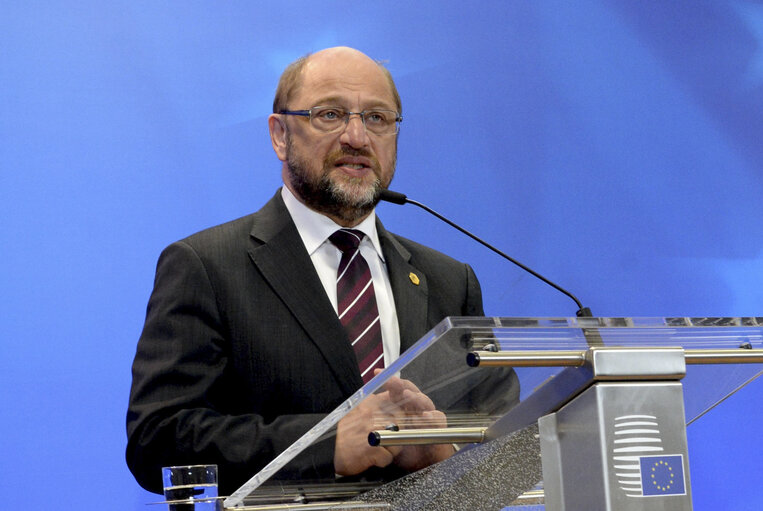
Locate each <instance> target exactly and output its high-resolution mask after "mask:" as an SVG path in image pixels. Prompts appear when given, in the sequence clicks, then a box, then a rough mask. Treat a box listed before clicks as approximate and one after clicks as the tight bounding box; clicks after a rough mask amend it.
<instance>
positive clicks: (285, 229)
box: [127, 191, 483, 494]
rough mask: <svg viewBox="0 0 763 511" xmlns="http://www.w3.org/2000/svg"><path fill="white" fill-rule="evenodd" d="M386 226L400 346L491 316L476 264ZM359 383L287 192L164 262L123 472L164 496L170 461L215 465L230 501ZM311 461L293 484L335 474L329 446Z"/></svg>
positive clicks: (382, 234) (143, 347)
mask: <svg viewBox="0 0 763 511" xmlns="http://www.w3.org/2000/svg"><path fill="white" fill-rule="evenodd" d="M377 228H378V232H379V238H380V241H381V245H382V250H383V251H384V256H385V258H386V264H387V268H388V272H389V278H390V282H391V286H392V292H393V295H394V299H395V306H396V309H397V316H398V320H399V327H400V340H401V351H402V350H405V349H407V348H408V347H410V346H411V345H412V344H413V343H414V342H415V341H416V340H418V339H419V338H420V337H422V336H423V335H424V334H425V333H426V332H427V331H428V330H429V329H431V328H432V327H433V326H434V325H436V324H437V323H438V322H439V321H440V320H442V319H443V318H444V317H446V316H468V315H482V314H483V311H482V298H481V294H480V288H479V283H478V282H477V279H476V277H475V275H474V273H473V272H472V270H471V268H470V267H469V266H468V265H466V264H463V263H460V262H458V261H455V260H454V259H451V258H449V257H447V256H445V255H443V254H441V253H439V252H436V251H434V250H432V249H429V248H426V247H424V246H422V245H420V244H417V243H414V242H412V241H409V240H406V239H404V238H401V237H399V236H396V235H393V234H391V233H389V232H387V231H386V230H385V229H384V228H383V227H382V225H381V223H378V224H377ZM410 273H414V274H416V275H417V276H418V278H419V284H418V285H415V284H414V283H413V282H412V281H411V279H410V277H409V274H410ZM361 384H362V381H361V378H360V374H359V371H358V365H357V362H356V360H355V355H354V353H353V351H352V348H351V346H350V345H349V341H348V338H347V334H346V333H345V330H344V328H343V327H342V325H341V323H340V322H339V320H338V319H337V315H336V313H335V311H334V309H333V307H332V306H331V303H330V301H329V299H328V297H327V296H326V293H325V290H324V289H323V287H322V285H321V283H320V280H319V279H318V276H317V274H316V272H315V270H314V267H313V265H312V262H311V261H310V258H309V256H308V254H307V251H306V250H305V248H304V245H303V243H302V240H301V238H300V236H299V234H298V232H297V229H296V227H295V225H294V223H293V222H292V220H291V217H290V215H289V213H288V211H287V209H286V207H285V205H284V203H283V200H282V198H281V194H280V191H279V192H278V193H277V194H276V196H275V197H274V198H273V199H271V200H270V201H269V202H268V203H267V204H266V205H265V206H264V207H263V208H262V209H261V210H260V211H258V212H256V213H254V214H252V215H249V216H246V217H243V218H240V219H238V220H234V221H232V222H229V223H226V224H223V225H220V226H217V227H214V228H211V229H208V230H205V231H202V232H200V233H197V234H195V235H193V236H190V237H188V238H186V239H184V240H181V241H178V242H176V243H173V244H172V245H170V246H169V247H167V248H166V249H165V250H164V252H163V253H162V255H161V256H160V258H159V262H158V265H157V270H156V279H155V283H154V290H153V293H152V295H151V298H150V300H149V303H148V308H147V315H146V323H145V326H144V329H143V333H142V335H141V338H140V341H139V342H138V348H137V353H136V356H135V361H134V364H133V386H132V391H131V393H130V404H129V409H128V414H127V434H128V445H127V463H128V465H129V467H130V469H131V470H132V472H133V474H134V475H135V477H136V479H137V480H138V482H139V483H140V484H141V485H142V486H143V487H144V488H146V489H148V490H150V491H155V492H161V489H162V488H161V486H162V485H161V475H160V473H161V471H160V467H162V466H167V465H187V464H195V463H216V464H217V465H218V466H219V471H220V483H221V485H220V490H221V492H222V493H223V494H226V493H230V492H231V491H232V490H234V489H235V488H237V487H238V486H239V485H240V484H242V483H243V482H244V481H246V480H247V479H248V478H249V477H251V476H252V475H253V474H255V473H256V472H257V471H258V470H260V469H261V468H262V467H263V466H264V465H265V464H266V463H267V462H269V461H270V460H271V459H273V458H274V457H275V456H276V455H277V454H278V453H279V452H281V451H283V450H284V449H285V448H286V447H288V446H289V445H290V444H291V443H293V442H294V440H296V439H297V438H298V437H299V436H301V435H302V434H303V433H304V432H305V431H307V430H308V429H309V428H310V427H312V426H313V425H314V424H316V423H317V422H318V421H319V420H320V419H321V418H322V417H323V416H324V415H325V414H326V413H327V412H329V411H331V410H333V409H334V408H335V407H336V406H337V405H339V404H340V403H341V402H342V401H344V400H345V399H346V398H347V397H349V396H350V395H351V394H352V393H353V392H354V391H356V390H357V389H358V388H359V387H360V386H361ZM305 459H307V460H309V461H308V462H307V463H306V464H305V462H303V463H302V464H301V465H300V466H297V467H295V468H294V470H295V472H296V473H295V475H296V476H299V477H316V476H319V475H323V476H326V475H331V476H333V464H332V463H333V441H331V442H323V443H322V444H319V445H317V446H315V447H314V448H313V449H312V452H311V453H310V456H308V457H306V458H305Z"/></svg>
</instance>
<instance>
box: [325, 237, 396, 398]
mask: <svg viewBox="0 0 763 511" xmlns="http://www.w3.org/2000/svg"><path fill="white" fill-rule="evenodd" d="M363 236H364V234H363V233H362V232H360V231H356V230H354V229H340V230H338V231H336V232H335V233H334V234H332V235H331V236H329V240H331V243H333V244H334V245H335V246H336V247H337V248H338V249H339V250H341V251H342V259H341V261H339V269H338V270H337V277H336V297H337V314H339V320H340V321H341V322H342V324H343V325H344V328H345V329H346V330H347V334H348V335H349V337H350V342H351V343H352V347H353V349H354V350H355V357H356V358H357V359H358V368H359V369H360V376H361V378H363V383H364V384H365V383H368V381H369V380H370V379H371V378H373V377H374V369H375V368H377V367H384V348H383V347H382V336H381V323H380V318H379V309H378V308H377V307H376V295H375V294H374V283H373V281H372V280H371V270H370V269H369V268H368V263H367V262H366V260H365V259H364V258H363V256H362V255H361V254H360V250H359V248H358V247H359V245H360V241H361V240H362V239H363Z"/></svg>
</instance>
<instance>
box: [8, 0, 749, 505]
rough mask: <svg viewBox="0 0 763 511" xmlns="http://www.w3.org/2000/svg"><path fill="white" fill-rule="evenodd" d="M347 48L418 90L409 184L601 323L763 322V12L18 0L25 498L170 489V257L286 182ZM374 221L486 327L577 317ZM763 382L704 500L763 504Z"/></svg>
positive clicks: (708, 5)
mask: <svg viewBox="0 0 763 511" xmlns="http://www.w3.org/2000/svg"><path fill="white" fill-rule="evenodd" d="M339 44H344V45H350V46H355V47H357V48H359V49H361V50H363V51H365V52H366V53H368V54H369V55H371V56H373V57H375V58H379V59H383V60H386V61H387V62H388V67H389V68H390V70H391V71H392V73H393V75H394V76H395V77H396V79H397V83H398V86H399V89H400V92H401V94H402V97H403V104H404V116H405V122H404V123H403V127H402V131H401V134H400V151H399V160H398V173H397V176H396V178H395V181H394V182H393V186H392V188H393V189H396V190H399V191H402V192H404V193H407V194H408V195H409V196H410V197H411V198H414V199H417V200H420V201H423V202H425V203H427V204H429V205H430V206H432V207H434V208H435V209H437V210H439V211H440V212H442V213H444V214H447V215H449V216H450V217H452V218H454V219H458V220H460V221H461V222H462V223H463V224H465V225H466V226H468V227H470V228H472V229H473V230H474V231H475V232H477V233H478V234H480V235H483V236H484V237H486V238H488V239H490V240H491V241H493V242H494V243H495V244H496V245H498V246H499V247H501V248H503V249H504V250H506V251H507V252H509V253H511V254H512V255H514V256H515V257H517V258H518V259H520V260H521V261H523V262H526V263H528V264H530V265H532V266H533V267H535V268H537V269H538V270H539V271H541V272H542V273H544V274H546V275H547V276H549V277H551V278H552V279H555V280H557V281H559V282H560V283H562V284H563V285H565V286H566V287H568V288H570V289H571V290H573V291H574V292H575V294H577V295H578V296H579V297H580V298H581V299H582V300H583V302H584V303H585V304H586V305H588V306H590V307H591V308H592V309H593V311H594V313H595V314H597V315H600V316H608V315H612V316H622V315H633V316H659V315H678V316H699V315H737V316H745V315H757V316H760V315H763V313H762V312H761V304H762V303H763V235H762V233H761V227H760V225H761V219H762V218H763V204H762V202H761V200H760V198H761V192H762V191H763V143H761V140H763V5H761V3H760V2H759V1H752V0H719V1H709V0H687V1H677V0H676V1H671V2H634V1H627V0H622V1H616V0H610V1H607V0H587V1H578V2H562V1H559V2H553V1H547V2H526V1H519V0H515V1H501V2H498V1H496V2H473V3H464V2H443V1H437V2H434V1H433V2H408V1H386V2H377V3H369V2H352V1H335V2H310V1H308V0H302V1H283V0H282V1H279V2H272V3H265V2H253V1H225V2H220V1H217V2H213V1H206V2H201V1H184V2H179V1H175V2H169V1H135V0H130V1H127V0H112V1H110V2H101V1H86V0H79V1H76V2H75V1H70V2H66V1H60V2H55V1H47V2H45V1H40V2H26V1H21V0H18V1H14V0H10V1H5V2H3V3H2V6H0V255H1V257H2V265H0V289H1V290H2V308H0V310H2V313H1V314H2V323H1V325H2V326H1V327H0V332H2V355H0V388H1V389H2V390H1V391H0V409H2V420H1V421H0V453H1V454H2V462H0V494H2V495H3V497H2V501H3V503H4V504H3V507H5V508H7V509H17V508H18V509H21V508H28V507H30V504H32V503H35V504H43V505H46V506H47V505H50V504H53V505H54V506H55V507H56V508H57V509H78V510H79V509H88V508H96V507H97V506H100V507H102V504H98V503H103V502H108V504H106V506H107V507H108V508H109V509H113V510H122V509H124V510H127V509H144V506H143V504H144V503H146V502H152V501H155V500H157V496H155V495H151V494H148V493H146V492H144V491H143V490H141V489H140V488H139V487H138V485H137V484H136V483H135V482H134V480H133V479H132V477H131V475H130V474H129V472H128V471H127V468H126V466H125V464H124V461H123V452H124V446H125V442H126V440H125V433H124V412H125V407H126V403H127V395H128V390H129V385H130V363H131V361H132V357H133V354H134V350H135V343H136V340H137V338H138V335H139V333H140V329H141V326H142V322H143V315H144V311H145V305H146V301H147V299H148V295H149V292H150V289H151V286H152V279H153V272H154V266H155V263H156V258H157V256H158V254H159V252H160V250H161V249H162V248H163V247H164V246H165V245H167V244H168V243H170V242H172V241H174V240H176V239H179V238H181V237H183V236H186V235H188V234H190V233H193V232H195V231H197V230H200V229H202V228H204V227H208V226H211V225H214V224H217V223H220V222H223V221H225V220H229V219H232V218H235V217H238V216H242V215H244V214H247V213H249V212H251V211H253V210H255V209H257V208H258V207H259V206H260V205H261V204H262V203H263V202H264V201H265V200H266V199H267V198H269V197H270V196H271V195H272V194H273V193H274V191H275V189H276V188H277V187H278V186H279V180H280V172H279V169H280V166H279V162H278V161H277V160H276V158H275V156H274V155H273V153H272V149H271V147H270V143H269V140H268V135H267V126H266V117H267V114H268V113H269V111H270V105H271V104H272V97H273V92H274V89H275V85H276V83H277V79H278V76H279V74H280V72H281V70H282V69H283V67H284V66H285V65H286V64H287V63H288V62H290V61H291V60H293V59H294V58H296V57H298V56H300V55H302V54H304V53H306V52H308V51H313V50H317V49H321V48H324V47H327V46H333V45H339ZM379 213H380V216H381V217H382V218H383V219H384V221H385V224H386V226H387V227H388V228H389V229H391V230H393V231H395V232H398V233H401V234H403V235H406V236H408V237H412V238H415V239H417V240H419V241H422V242H424V243H427V244H429V245H432V246H435V247H436V248H439V249H441V250H443V251H445V252H448V253H450V254H451V255H453V256H455V257H457V258H460V259H462V260H465V261H469V262H470V263H472V264H473V266H474V268H475V270H476V271H477V274H478V276H479V277H480V279H481V281H482V283H483V288H484V295H485V308H486V312H487V313H488V314H491V315H510V316H524V315H527V316H571V315H573V314H574V312H575V307H574V305H573V304H572V302H571V301H569V300H568V299H567V298H566V297H564V296H561V295H559V294H558V293H556V292H554V291H553V290H551V289H550V288H547V287H546V286H544V285H543V284H541V283H539V282H537V281H536V280H534V279H533V278H531V277H529V276H526V275H525V274H523V273H522V272H520V271H519V270H518V269H515V268H514V267H512V266H510V265H508V264H505V263H504V262H502V261H501V260H499V259H498V258H497V257H496V256H494V255H492V254H491V253H490V252H487V251H486V250H484V249H483V248H481V247H479V246H477V245H475V244H474V243H472V242H471V241H470V240H468V239H467V238H465V237H463V236H462V235H460V234H459V233H457V232H454V231H451V230H449V229H448V228H447V227H445V226H443V225H441V224H439V223H438V222H437V221H436V220H434V219H431V218H429V217H428V216H426V215H425V214H424V213H423V212H420V211H418V210H416V209H414V208H412V207H411V206H408V207H407V208H400V207H396V206H391V205H383V206H380V208H379ZM708 384H712V382H708ZM762 390H763V383H761V382H760V381H756V382H753V383H752V384H751V385H749V386H748V387H747V388H745V389H743V390H742V391H741V392H739V393H738V394H737V395H735V396H733V397H732V398H731V399H729V400H728V401H726V402H725V403H723V404H722V405H721V406H720V407H719V408H717V409H716V410H714V411H713V412H712V413H711V414H710V415H708V416H706V417H705V418H703V419H702V420H701V421H700V422H698V423H696V424H694V425H692V426H691V427H690V428H689V430H688V434H689V442H690V444H689V445H690V461H691V478H692V482H693V490H694V496H695V509H697V510H711V509H713V510H715V509H734V510H736V511H740V510H753V509H759V504H758V503H756V501H759V500H761V498H762V497H763V486H761V484H760V481H761V478H762V476H763V469H761V453H762V452H763V449H762V447H763V441H762V440H761V435H760V434H759V431H760V427H761V424H763V412H761V411H760V410H761V398H760V396H761V391H762ZM145 509H147V508H145Z"/></svg>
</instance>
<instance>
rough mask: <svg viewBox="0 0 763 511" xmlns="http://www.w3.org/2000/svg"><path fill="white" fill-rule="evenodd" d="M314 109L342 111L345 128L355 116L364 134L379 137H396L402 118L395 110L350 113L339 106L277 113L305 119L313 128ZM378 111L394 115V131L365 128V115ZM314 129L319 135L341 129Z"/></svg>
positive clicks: (384, 109)
mask: <svg viewBox="0 0 763 511" xmlns="http://www.w3.org/2000/svg"><path fill="white" fill-rule="evenodd" d="M316 108H335V109H337V110H343V111H344V112H345V113H346V114H347V115H346V116H345V118H344V125H345V127H347V125H348V124H349V123H350V117H352V116H353V115H357V116H358V117H360V122H362V123H363V129H365V130H366V132H369V133H373V134H374V135H381V136H384V135H397V134H398V133H399V132H400V123H401V122H403V116H402V115H400V112H398V111H396V110H387V109H386V108H374V109H369V110H363V111H362V112H351V111H349V110H345V109H344V108H342V107H339V106H331V105H317V106H314V107H312V108H310V109H308V110H280V111H279V112H278V113H279V114H281V115H297V116H300V117H307V118H308V120H309V121H310V126H313V127H314V128H315V125H314V124H313V122H312V121H313V114H312V112H313V110H315V109H316ZM379 111H381V112H393V113H394V114H395V130H394V131H390V132H389V133H376V132H375V131H373V130H369V129H368V126H366V114H367V113H371V112H379ZM315 129H317V130H318V131H320V132H321V133H337V132H338V131H340V130H341V128H338V129H336V130H332V131H323V130H322V129H320V128H315Z"/></svg>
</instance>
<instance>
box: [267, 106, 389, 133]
mask: <svg viewBox="0 0 763 511" xmlns="http://www.w3.org/2000/svg"><path fill="white" fill-rule="evenodd" d="M278 113H279V114H284V115H300V116H302V117H309V118H310V124H311V125H312V127H313V128H315V129H317V130H319V131H324V132H326V133H333V132H335V131H339V130H341V129H343V128H344V127H345V126H347V123H349V122H350V117H351V116H353V115H358V116H360V120H361V121H363V126H365V127H366V129H367V130H368V131H370V132H371V133H375V134H376V135H393V134H395V133H397V132H398V131H400V123H401V122H403V118H402V116H401V115H400V114H399V113H397V112H395V111H394V110H363V111H362V112H350V111H348V110H345V109H344V108H340V107H338V106H314V107H312V108H311V109H310V110H281V111H280V112H278Z"/></svg>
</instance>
